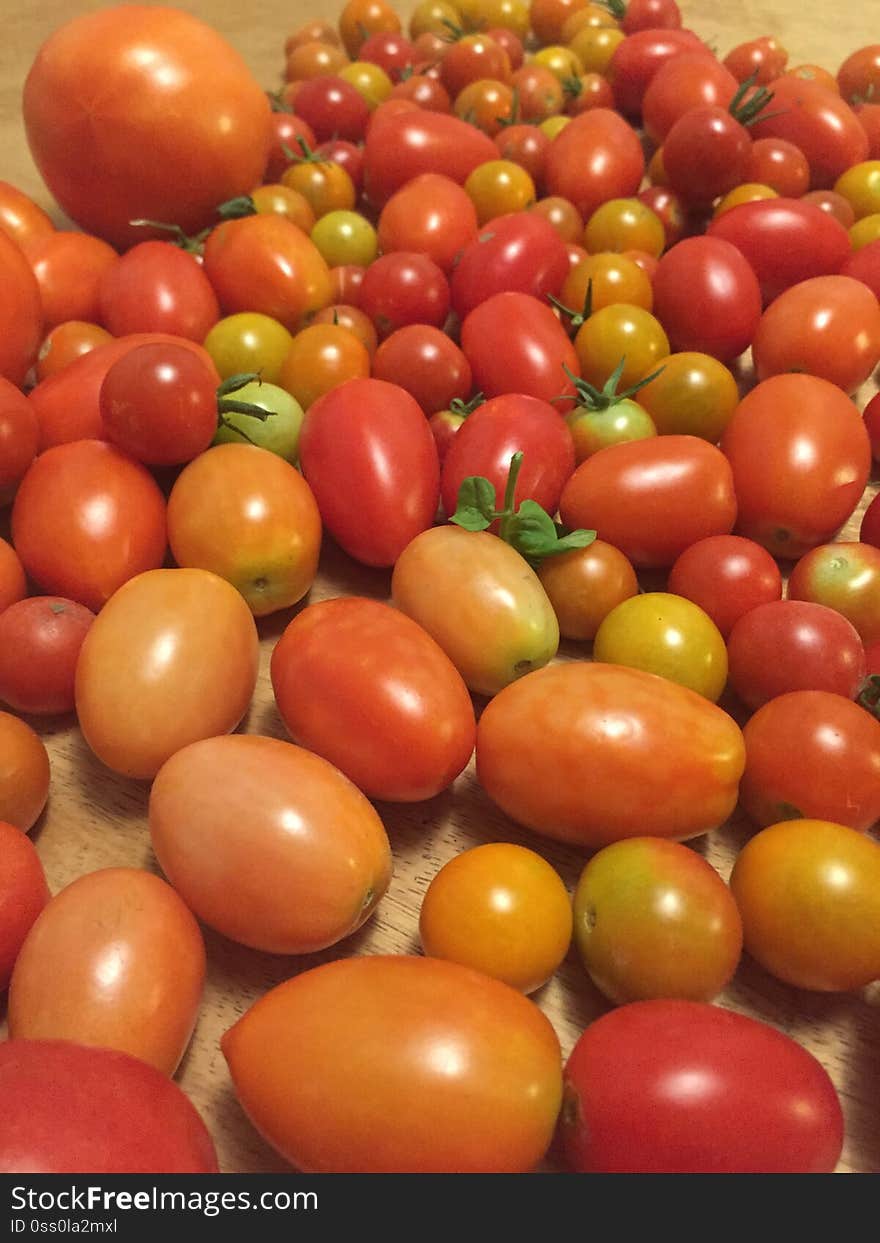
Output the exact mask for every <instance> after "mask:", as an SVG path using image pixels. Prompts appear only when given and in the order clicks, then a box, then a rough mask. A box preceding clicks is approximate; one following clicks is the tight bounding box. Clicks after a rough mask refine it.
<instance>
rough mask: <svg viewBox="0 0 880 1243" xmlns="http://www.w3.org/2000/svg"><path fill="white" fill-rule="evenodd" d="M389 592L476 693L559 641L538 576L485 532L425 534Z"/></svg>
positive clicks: (502, 682)
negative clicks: (435, 643)
mask: <svg viewBox="0 0 880 1243" xmlns="http://www.w3.org/2000/svg"><path fill="white" fill-rule="evenodd" d="M453 443H454V442H453ZM391 597H392V600H393V602H394V604H395V606H396V607H397V608H399V609H400V610H401V611H402V612H403V613H406V615H407V616H408V617H411V618H412V619H413V620H414V621H416V622H418V623H419V625H420V626H421V627H422V628H423V629H424V630H427V632H428V634H430V635H431V637H432V638H433V639H435V640H436V641H437V643H439V645H440V647H441V648H442V649H443V651H444V652H445V653H446V655H447V656H448V657H449V659H450V660H451V661H452V663H453V664H454V665H455V667H456V669H458V671H459V673H460V674H461V676H462V677H463V678H464V681H465V683H466V684H467V686H468V687H469V689H470V690H472V691H474V692H475V693H476V694H478V695H494V694H496V693H497V692H498V691H499V690H501V688H502V687H504V686H508V685H509V684H510V683H511V682H513V681H514V680H515V679H516V678H518V677H521V676H522V675H523V674H524V673H526V672H528V671H529V670H530V669H538V668H541V667H542V666H543V665H546V664H547V662H548V661H550V660H552V659H553V657H554V656H555V655H556V651H557V648H558V647H559V625H558V623H557V621H556V616H555V614H554V612H553V606H552V605H551V603H550V601H549V599H548V598H547V593H546V592H545V591H544V589H543V587H542V586H541V583H540V581H539V579H538V577H537V575H536V574H535V572H534V571H533V570H532V569H531V567H530V566H529V565H528V563H527V562H526V561H524V560H523V558H522V557H521V556H520V555H519V553H518V552H516V551H515V550H514V549H513V548H511V547H510V545H509V544H505V543H504V541H503V540H500V539H498V538H497V536H495V535H491V534H489V532H488V531H465V530H463V529H462V528H461V527H458V526H453V525H446V526H440V527H434V528H433V529H432V530H430V531H424V532H422V534H421V535H419V536H417V537H416V538H415V539H414V540H413V541H412V542H411V543H410V544H408V545H407V547H406V548H405V549H404V551H403V552H402V553H401V555H400V557H399V558H398V560H397V562H396V564H395V566H394V573H393V574H392V576H391Z"/></svg>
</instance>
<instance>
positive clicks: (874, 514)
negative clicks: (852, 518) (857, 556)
mask: <svg viewBox="0 0 880 1243" xmlns="http://www.w3.org/2000/svg"><path fill="white" fill-rule="evenodd" d="M859 539H860V540H861V541H862V543H863V544H870V545H871V546H872V547H873V548H880V504H878V503H877V497H876V496H875V497H874V499H873V500H872V501H871V503H870V504H869V505H868V508H867V509H866V510H865V514H864V517H863V518H862V525H861V528H860V530H859Z"/></svg>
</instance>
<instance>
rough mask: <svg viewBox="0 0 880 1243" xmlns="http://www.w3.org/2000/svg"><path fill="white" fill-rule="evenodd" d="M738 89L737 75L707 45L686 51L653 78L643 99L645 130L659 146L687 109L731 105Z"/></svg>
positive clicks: (666, 64)
mask: <svg viewBox="0 0 880 1243" xmlns="http://www.w3.org/2000/svg"><path fill="white" fill-rule="evenodd" d="M736 90H737V78H736V76H735V75H734V74H733V73H731V71H730V69H729V68H728V67H726V66H725V65H722V64H721V63H720V62H719V61H718V60H716V58H715V57H714V56H713V55H712V54H711V52H709V50H708V49H707V48H704V49H703V51H701V52H697V51H694V52H682V53H681V54H680V55H678V56H674V57H672V59H671V60H668V61H666V62H665V64H662V65H661V66H660V68H659V69H658V70H657V72H656V73H655V74H654V76H653V77H652V78H651V81H650V84H649V85H648V89H647V90H646V91H645V96H644V99H643V100H642V122H643V124H644V127H645V131H646V133H647V134H648V136H649V137H650V138H651V139H652V141H653V142H654V143H656V145H657V146H658V147H659V146H661V145H662V144H663V143H664V142H665V140H666V137H667V136H668V134H669V131H670V130H671V129H672V127H673V126H674V125H675V123H676V122H677V121H679V120H680V119H681V118H682V117H683V116H684V115H685V113H687V112H690V111H691V110H692V109H695V108H705V107H719V108H728V107H729V106H730V104H731V102H732V100H733V97H734V95H735V94H736ZM664 158H665V157H664Z"/></svg>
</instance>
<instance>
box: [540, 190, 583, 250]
mask: <svg viewBox="0 0 880 1243" xmlns="http://www.w3.org/2000/svg"><path fill="white" fill-rule="evenodd" d="M527 210H528V211H530V212H532V214H533V215H536V216H543V217H544V219H545V220H547V221H549V222H550V224H552V225H553V228H554V229H555V230H556V232H557V233H558V234H559V236H560V237H561V238H562V240H563V241H564V242H577V241H579V240H580V238H581V237H582V236H583V232H584V222H583V220H582V219H581V214H580V212H579V211H578V209H577V208H576V207H575V205H574V203H569V201H568V199H561V198H559V196H558V195H550V196H549V197H548V198H545V199H538V200H537V201H536V202H533V203H532V204H531V206H530V207H528V209H527Z"/></svg>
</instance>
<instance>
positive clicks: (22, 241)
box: [0, 181, 55, 249]
mask: <svg viewBox="0 0 880 1243" xmlns="http://www.w3.org/2000/svg"><path fill="white" fill-rule="evenodd" d="M0 232H2V233H6V234H7V235H8V236H9V237H11V238H12V240H13V241H14V242H15V244H16V245H17V246H19V247H20V248H21V249H24V247H25V246H26V245H27V244H28V242H31V241H33V240H34V239H35V238H38V237H45V236H46V235H47V234H48V233H54V232H55V225H54V224H53V223H52V221H51V220H50V219H49V217H48V216H47V215H46V213H45V212H44V211H43V209H42V207H38V206H37V204H36V203H35V202H34V201H33V200H32V199H30V198H28V196H27V195H26V194H25V193H24V192H23V191H22V190H19V189H18V187H17V186H13V185H10V183H9V182H8V181H0Z"/></svg>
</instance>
